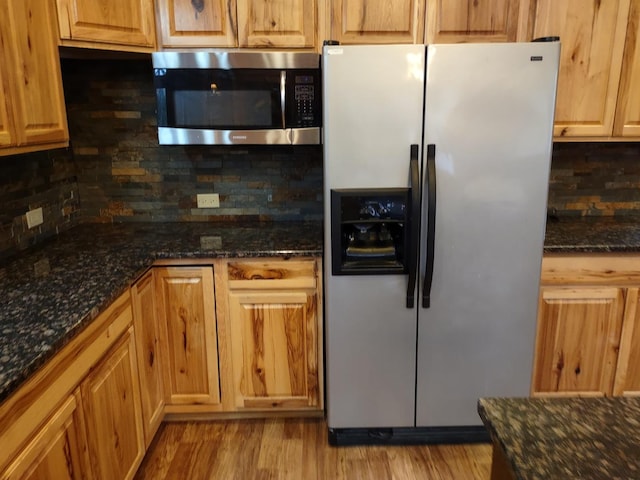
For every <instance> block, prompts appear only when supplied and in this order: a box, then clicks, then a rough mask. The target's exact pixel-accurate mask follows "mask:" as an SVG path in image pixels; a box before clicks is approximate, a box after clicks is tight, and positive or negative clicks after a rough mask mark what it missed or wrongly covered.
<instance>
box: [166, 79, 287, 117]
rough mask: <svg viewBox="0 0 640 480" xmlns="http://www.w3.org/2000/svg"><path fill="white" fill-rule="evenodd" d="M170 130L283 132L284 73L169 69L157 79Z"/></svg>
mask: <svg viewBox="0 0 640 480" xmlns="http://www.w3.org/2000/svg"><path fill="white" fill-rule="evenodd" d="M158 88H162V89H165V91H166V92H167V94H166V101H167V105H166V110H167V124H168V125H166V126H168V127H175V128H207V129H209V128H215V129H219V130H235V129H248V128H255V129H260V128H264V129H271V128H282V107H281V102H280V70H265V69H235V70H222V69H215V70H211V69H202V70H200V69H173V70H171V69H169V70H167V72H166V75H164V76H163V77H156V89H158Z"/></svg>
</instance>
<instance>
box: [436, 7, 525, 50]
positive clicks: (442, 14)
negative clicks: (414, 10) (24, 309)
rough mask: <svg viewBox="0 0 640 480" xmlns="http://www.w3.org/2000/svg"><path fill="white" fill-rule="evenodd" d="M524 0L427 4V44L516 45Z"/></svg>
mask: <svg viewBox="0 0 640 480" xmlns="http://www.w3.org/2000/svg"><path fill="white" fill-rule="evenodd" d="M519 13H520V0H490V1H485V2H477V1H471V0H427V27H426V35H425V39H426V40H425V42H426V43H459V42H515V41H516V39H517V34H518V19H519Z"/></svg>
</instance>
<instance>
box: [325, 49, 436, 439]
mask: <svg viewBox="0 0 640 480" xmlns="http://www.w3.org/2000/svg"><path fill="white" fill-rule="evenodd" d="M424 58H425V47H424V45H388V46H326V47H325V48H324V51H323V58H322V69H323V125H324V127H323V129H324V141H323V143H324V202H325V203H324V205H325V229H324V231H325V242H324V273H325V276H324V279H325V283H324V297H325V307H324V312H325V329H326V335H325V339H326V343H325V352H326V381H327V389H326V392H327V416H328V426H329V428H330V429H340V428H366V427H404V426H413V425H414V420H415V410H414V407H415V358H416V357H415V356H416V353H415V344H416V322H417V313H416V306H415V305H416V304H417V301H416V302H415V303H414V306H413V308H407V297H408V295H407V290H408V284H409V277H410V275H409V272H408V269H409V265H408V263H407V262H406V260H407V258H408V256H409V252H407V251H406V250H407V249H408V248H409V247H408V246H407V245H408V243H407V242H404V241H398V239H399V235H406V234H407V230H408V225H407V224H406V222H405V221H404V220H403V218H405V217H404V215H405V214H406V213H407V212H405V211H403V209H404V208H405V207H407V206H408V205H409V204H410V203H411V198H413V195H412V194H413V193H417V190H419V188H420V186H419V173H416V177H417V183H418V185H416V187H415V189H414V190H410V187H411V158H412V156H413V157H414V166H415V168H416V169H418V168H419V165H418V162H419V155H420V153H419V148H420V144H421V138H422V112H423V96H424V87H423V82H424V78H423V77H424ZM412 146H413V148H412ZM417 198H419V196H418V197H417ZM416 210H419V205H417V206H416ZM332 218H333V223H332ZM417 223H419V216H418V219H417V221H416V222H415V224H417ZM416 233H417V232H416ZM416 249H417V246H416ZM387 256H388V257H389V258H388V260H387V259H386V257H387ZM375 257H377V260H376V258H375ZM398 259H400V260H402V261H401V262H398ZM385 263H387V264H388V268H384V264H385ZM376 264H377V265H376ZM367 265H372V267H371V268H368V267H367ZM414 268H415V267H414ZM411 293H413V292H411Z"/></svg>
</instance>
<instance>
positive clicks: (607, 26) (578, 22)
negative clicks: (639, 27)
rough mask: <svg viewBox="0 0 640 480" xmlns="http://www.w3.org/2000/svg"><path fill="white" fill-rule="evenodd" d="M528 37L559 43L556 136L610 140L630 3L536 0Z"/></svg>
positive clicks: (627, 1)
mask: <svg viewBox="0 0 640 480" xmlns="http://www.w3.org/2000/svg"><path fill="white" fill-rule="evenodd" d="M532 11H533V26H532V37H533V38H536V37H547V36H559V37H560V39H561V42H562V49H561V56H560V73H559V77H558V93H557V102H556V114H555V128H554V135H555V136H556V137H562V136H610V135H611V133H612V128H613V120H614V114H615V109H616V99H617V95H618V84H619V80H620V71H621V70H620V69H621V65H622V53H623V48H624V43H625V33H626V30H627V29H626V25H627V19H628V15H629V0H621V1H619V2H599V1H598V2H584V1H582V0H537V1H535V2H534V5H533V8H532Z"/></svg>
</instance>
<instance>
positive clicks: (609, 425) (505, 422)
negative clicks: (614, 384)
mask: <svg viewBox="0 0 640 480" xmlns="http://www.w3.org/2000/svg"><path fill="white" fill-rule="evenodd" d="M478 412H479V414H480V417H481V418H482V420H483V422H484V424H485V426H486V427H487V429H488V430H489V432H490V434H491V436H492V438H493V441H494V444H495V443H496V442H497V443H498V444H499V445H500V446H501V447H502V449H503V451H504V452H505V456H506V458H507V460H508V461H509V463H510V464H511V467H512V468H513V471H514V473H515V474H516V478H518V479H522V480H533V479H535V480H538V479H549V480H560V479H562V480H565V479H566V480H569V479H607V480H610V479H635V480H637V479H639V478H640V398H633V397H610V398H555V399H550V398H547V399H542V398H535V399H529V398H508V399H507V398H502V399H500V398H486V399H480V401H479V402H478Z"/></svg>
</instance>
